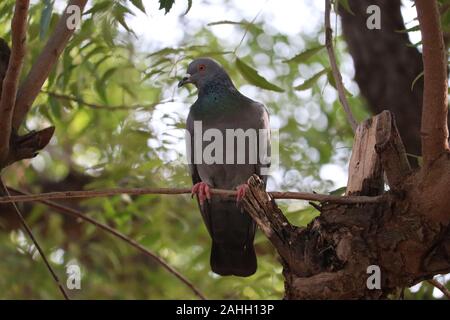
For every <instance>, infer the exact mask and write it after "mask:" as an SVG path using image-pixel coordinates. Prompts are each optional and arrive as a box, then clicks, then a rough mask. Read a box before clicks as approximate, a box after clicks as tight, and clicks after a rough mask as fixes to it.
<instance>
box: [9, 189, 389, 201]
mask: <svg viewBox="0 0 450 320" xmlns="http://www.w3.org/2000/svg"><path fill="white" fill-rule="evenodd" d="M121 194H128V195H146V194H166V195H175V194H191V188H117V189H105V190H88V191H59V192H47V193H41V194H28V195H21V196H14V197H0V203H11V202H32V201H41V200H52V199H53V200H54V199H76V198H98V197H108V196H114V195H121ZM211 194H213V195H217V196H222V197H233V196H236V194H237V192H236V191H235V190H223V189H211ZM268 194H269V195H270V196H272V198H274V199H297V200H309V201H319V202H333V203H340V204H355V203H380V202H384V201H386V200H387V196H385V195H381V196H374V197H369V196H336V195H326V194H317V193H309V192H268Z"/></svg>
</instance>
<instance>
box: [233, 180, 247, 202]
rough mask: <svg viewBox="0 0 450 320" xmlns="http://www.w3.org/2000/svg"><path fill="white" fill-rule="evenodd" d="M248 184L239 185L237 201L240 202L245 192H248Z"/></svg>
mask: <svg viewBox="0 0 450 320" xmlns="http://www.w3.org/2000/svg"><path fill="white" fill-rule="evenodd" d="M247 189H248V185H247V184H241V185H239V186H237V188H236V190H237V195H236V203H239V202H241V201H242V199H244V197H245V193H246V192H247Z"/></svg>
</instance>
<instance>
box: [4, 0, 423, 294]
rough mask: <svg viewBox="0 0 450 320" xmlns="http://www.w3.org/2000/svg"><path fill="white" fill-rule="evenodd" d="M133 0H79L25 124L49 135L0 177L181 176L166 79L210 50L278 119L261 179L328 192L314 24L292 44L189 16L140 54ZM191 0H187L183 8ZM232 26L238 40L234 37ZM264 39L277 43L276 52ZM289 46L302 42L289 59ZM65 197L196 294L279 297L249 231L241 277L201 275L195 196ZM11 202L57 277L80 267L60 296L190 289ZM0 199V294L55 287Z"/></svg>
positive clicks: (32, 45)
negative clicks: (77, 16) (270, 174)
mask: <svg viewBox="0 0 450 320" xmlns="http://www.w3.org/2000/svg"><path fill="white" fill-rule="evenodd" d="M52 3H53V1H40V2H36V3H35V4H33V5H32V7H31V10H30V20H29V30H28V39H27V41H28V50H29V52H28V54H27V56H26V63H25V67H24V70H29V67H30V66H31V64H32V62H33V61H34V60H35V59H36V57H37V55H38V54H39V52H40V50H41V49H42V47H43V46H44V44H45V41H46V40H48V38H49V36H50V34H51V33H52V31H53V30H54V28H55V26H56V23H57V21H58V17H59V14H60V12H58V10H57V8H56V6H54V7H52ZM143 3H144V2H143V1H140V0H130V1H125V0H119V1H114V3H112V2H111V1H103V0H97V1H93V2H92V5H91V7H89V8H88V10H87V11H86V12H85V14H84V17H83V20H84V21H83V23H82V26H81V29H80V30H79V31H77V34H76V36H75V37H74V38H73V39H72V40H71V42H70V43H69V46H68V47H67V48H66V49H65V51H64V53H63V56H62V58H61V59H60V61H59V63H58V65H57V67H56V68H54V69H53V70H52V72H51V74H50V76H49V79H48V81H47V82H46V84H45V86H44V88H43V91H42V93H41V94H40V96H39V97H38V100H37V101H36V103H35V105H34V107H33V108H32V110H31V112H30V113H29V115H28V119H27V122H26V129H27V130H35V129H41V128H44V127H46V126H48V125H49V124H53V125H55V126H56V133H55V138H54V140H53V141H52V142H51V143H50V145H49V147H47V148H46V149H45V150H44V151H43V152H41V154H40V155H39V156H38V157H36V158H35V159H33V160H32V161H31V162H22V163H18V164H16V165H14V166H13V167H11V168H8V170H7V171H6V172H5V174H6V176H5V180H6V182H7V183H8V184H9V185H13V186H16V187H18V188H19V189H27V190H28V191H31V192H36V193H37V192H44V191H56V190H71V189H72V190H80V189H86V190H90V189H100V188H114V187H171V186H173V187H181V186H190V185H191V181H190V177H189V175H188V173H187V168H186V166H185V164H184V162H183V160H182V159H184V142H183V138H184V135H183V128H184V121H185V118H186V115H187V112H188V107H189V105H190V104H191V103H192V102H193V101H194V100H195V90H193V89H192V88H186V89H181V90H178V89H177V88H176V82H177V78H179V77H180V75H181V74H183V73H184V72H185V70H186V66H187V64H188V63H189V62H190V60H192V59H193V58H195V57H199V56H210V57H213V58H214V59H216V60H218V61H219V62H220V63H221V64H222V65H223V66H224V67H225V68H226V69H227V71H228V72H229V73H230V76H231V77H232V79H233V81H235V83H236V85H237V87H239V88H240V89H241V90H242V91H244V92H245V93H246V94H247V95H249V96H251V97H252V98H254V99H256V100H258V101H261V102H264V103H265V104H266V106H267V107H268V109H269V110H270V113H271V119H272V124H273V125H272V126H273V127H274V128H276V129H279V133H280V134H279V139H280V143H279V145H280V150H279V155H280V168H279V169H278V170H277V172H276V174H275V175H274V178H273V179H271V180H270V181H269V188H270V189H272V190H274V189H277V190H301V191H311V190H314V191H318V192H329V191H331V190H333V189H336V188H338V187H342V185H334V183H333V182H332V181H328V180H326V179H322V177H321V175H320V172H321V169H322V168H323V167H324V166H326V165H329V164H334V165H340V166H342V167H344V166H345V165H346V162H347V161H348V158H349V154H350V147H351V142H352V132H351V128H350V127H349V126H348V124H347V122H346V119H345V114H344V113H343V111H342V108H341V106H340V105H339V102H338V101H337V95H336V91H335V89H334V88H333V87H332V83H330V81H328V80H327V79H326V77H323V76H324V75H326V74H328V68H329V64H328V60H327V56H326V54H325V52H324V50H321V49H322V48H323V45H322V44H321V43H319V42H318V39H319V38H320V35H319V34H316V35H313V36H311V35H306V34H301V35H296V38H298V37H301V38H302V39H303V43H301V44H299V43H298V41H296V40H297V39H294V38H292V37H290V36H288V35H283V34H280V33H279V32H271V33H268V32H266V31H265V30H266V29H267V26H266V25H265V23H264V22H262V23H253V24H249V23H248V22H246V21H245V20H242V22H239V23H238V22H233V23H231V22H230V21H222V22H216V23H211V24H210V25H209V26H206V24H205V25H197V26H195V27H193V28H192V30H190V31H189V32H186V33H184V34H183V39H182V40H181V41H180V44H179V45H178V46H176V47H161V46H160V47H152V48H151V49H150V51H147V50H144V49H142V46H141V45H140V43H139V41H140V40H139V39H136V36H135V35H134V34H133V31H136V30H133V28H132V27H131V24H130V19H131V18H132V17H133V15H134V14H135V12H136V10H139V11H142V12H146V11H147V12H148V7H147V10H146V7H145V6H144V5H143ZM173 3H174V1H173V0H160V2H159V6H160V9H161V10H164V11H165V13H168V12H169V11H170V10H171V9H172V6H173ZM13 4H14V1H12V0H7V1H2V2H1V3H0V34H1V35H2V36H3V37H4V38H5V39H6V40H7V41H9V40H10V38H9V24H10V21H11V16H12V8H13ZM191 5H192V1H188V10H189V8H190V7H191ZM135 9H136V10H135ZM188 17H189V15H188V16H187V18H188ZM185 18H186V17H185ZM185 18H183V19H185ZM210 22H213V21H210ZM225 23H227V25H228V26H232V27H233V28H234V29H233V34H235V35H236V37H233V39H232V40H233V41H228V42H227V41H223V40H221V39H218V37H217V36H216V34H215V33H214V32H213V30H212V29H213V28H214V27H215V26H219V25H221V24H225ZM318 32H319V31H318ZM320 32H322V31H320ZM244 33H246V36H245V37H243V40H242V44H241V45H239V43H238V41H234V40H235V39H237V40H239V39H241V37H242V36H243V35H244ZM274 48H290V50H289V52H288V53H287V54H282V51H283V50H275V49H274ZM237 49H239V50H237ZM296 52H301V53H300V54H298V55H296V56H294V53H296ZM342 52H345V47H344V45H343V44H342V43H341V41H339V46H338V54H339V53H342ZM293 56H294V57H293ZM290 57H291V58H290ZM292 57H293V58H292ZM339 58H340V59H341V60H344V59H346V58H347V56H346V54H345V53H344V54H342V56H340V57H339ZM347 59H348V58H347ZM283 61H285V62H287V63H283ZM349 88H350V89H352V88H354V86H353V87H351V86H350V87H349ZM352 92H353V93H355V90H352ZM49 93H54V94H53V95H52V94H49ZM55 93H56V94H55ZM64 97H65V98H64ZM349 100H350V103H351V105H352V108H353V109H354V110H355V112H356V115H355V116H356V117H357V118H358V119H359V120H361V119H364V118H366V117H367V115H368V114H367V112H366V111H365V109H364V103H363V102H362V101H361V99H360V97H359V96H358V94H357V91H356V94H354V95H353V96H351V97H350V98H349ZM123 106H125V107H127V108H120V107H123ZM67 205H71V206H74V207H75V208H77V209H79V210H81V211H82V212H84V213H85V214H87V215H89V216H91V217H94V218H96V219H98V220H99V221H101V222H103V223H107V224H108V225H111V226H113V227H114V228H116V229H118V230H119V231H120V232H123V233H125V234H127V235H129V236H130V237H132V238H133V239H135V240H136V241H138V242H139V243H140V244H142V245H144V246H145V247H147V248H149V249H150V250H152V251H154V252H155V253H156V254H158V255H159V256H161V257H163V258H164V259H165V260H167V261H168V262H169V263H170V264H171V265H172V266H174V267H175V268H176V269H177V270H179V271H180V272H181V273H182V274H184V275H186V276H187V278H189V279H190V280H191V281H192V282H193V283H195V285H196V286H197V287H198V288H199V289H200V290H201V291H202V292H204V294H205V295H206V296H207V297H208V298H217V299H219V298H220V299H221V298H226V299H233V298H235V299H238V298H239V299H267V298H281V296H282V294H283V291H284V287H283V278H282V275H281V266H280V264H279V263H278V261H277V256H276V253H275V252H274V249H273V248H272V246H271V245H270V244H269V243H268V241H267V240H266V239H265V237H264V236H263V235H262V234H261V233H258V234H257V236H256V240H255V243H256V251H257V255H258V259H259V265H258V272H257V273H256V274H255V275H254V276H252V277H249V278H244V279H242V278H233V277H231V278H230V277H226V278H221V277H218V276H216V275H213V274H212V273H211V272H210V267H209V251H210V248H209V246H210V240H209V237H208V234H207V232H206V230H205V228H204V226H203V223H202V221H201V217H200V214H199V212H198V209H197V205H196V203H195V202H194V201H192V199H190V198H189V197H188V196H153V195H149V196H139V197H129V196H125V195H124V196H115V197H110V198H96V199H90V200H84V201H71V202H69V203H67ZM279 205H280V207H281V209H282V210H283V212H285V213H286V215H287V217H288V219H289V220H290V221H291V222H292V223H294V224H296V225H302V226H305V225H307V224H308V223H309V222H310V221H311V219H312V218H313V217H315V216H317V214H318V212H317V211H316V210H315V209H314V208H312V207H311V206H309V205H308V204H307V203H304V202H299V201H280V203H279ZM20 208H21V210H22V211H23V212H24V213H25V215H26V219H27V221H28V222H29V223H30V225H31V226H32V228H33V231H34V233H35V234H36V236H37V238H38V239H39V240H40V242H41V244H42V246H43V248H44V250H45V251H46V253H47V254H48V255H49V256H50V257H51V261H52V264H53V265H54V267H55V269H56V270H57V273H58V274H59V276H60V277H61V279H65V278H66V273H65V272H66V270H65V267H66V265H68V264H71V263H77V264H79V265H80V266H81V270H82V274H83V278H82V289H81V290H79V291H71V292H70V294H71V296H72V297H73V298H78V299H97V298H120V299H130V298H142V299H159V298H195V297H194V296H193V294H192V293H191V292H190V291H189V290H188V289H187V288H186V287H185V286H183V285H182V284H181V283H180V282H179V281H178V280H177V279H176V278H174V277H173V276H171V275H170V274H168V273H167V272H166V271H165V270H164V269H163V268H161V267H160V266H159V265H158V264H156V263H155V262H154V261H152V260H150V259H147V258H145V257H143V256H142V255H141V254H140V253H138V252H136V251H135V250H134V249H133V248H130V247H129V246H127V245H126V244H124V243H122V242H121V241H118V240H117V239H115V238H112V237H110V236H108V235H106V234H104V233H102V232H101V231H99V230H97V229H96V228H95V227H94V226H92V225H88V224H86V223H81V222H79V221H77V220H74V219H72V218H69V217H66V216H63V215H61V214H59V213H57V212H56V211H55V210H54V209H50V208H48V207H45V206H43V205H39V204H38V205H36V204H33V205H30V204H26V205H25V204H24V205H21V207H20ZM1 210H2V212H3V211H5V212H6V213H5V214H2V215H0V247H1V250H0V260H1V261H2V263H0V292H2V294H1V297H2V298H35V299H38V298H40V299H47V298H59V297H60V295H59V292H58V290H57V288H56V286H55V284H54V283H53V281H52V279H51V277H50V276H49V275H48V273H47V270H46V269H45V267H44V266H43V264H42V261H41V259H40V258H39V257H38V255H37V254H36V251H35V249H34V248H33V246H32V245H31V244H30V242H29V241H28V240H27V239H26V237H24V236H23V234H22V233H21V232H20V231H19V225H18V224H17V221H14V219H12V218H11V216H12V215H11V214H9V213H8V211H9V209H8V207H2V208H1ZM24 274H26V277H24V276H23V275H24ZM63 281H64V280H63ZM408 294H409V293H408ZM427 297H431V296H430V294H429V293H428V296H427Z"/></svg>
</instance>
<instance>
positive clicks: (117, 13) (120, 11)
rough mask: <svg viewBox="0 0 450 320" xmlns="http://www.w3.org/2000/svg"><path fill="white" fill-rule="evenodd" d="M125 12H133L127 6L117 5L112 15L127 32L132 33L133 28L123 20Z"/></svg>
mask: <svg viewBox="0 0 450 320" xmlns="http://www.w3.org/2000/svg"><path fill="white" fill-rule="evenodd" d="M127 13H130V14H133V13H132V12H131V11H130V10H129V9H128V8H125V7H124V6H122V5H118V6H117V7H116V9H115V10H114V12H113V16H114V18H116V20H117V21H118V22H119V23H120V25H121V26H122V27H124V29H125V30H127V31H128V32H129V33H132V34H134V32H133V30H131V29H130V27H129V26H128V24H127V22H126V21H125V14H127Z"/></svg>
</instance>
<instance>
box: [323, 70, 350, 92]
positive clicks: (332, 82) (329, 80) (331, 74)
mask: <svg viewBox="0 0 450 320" xmlns="http://www.w3.org/2000/svg"><path fill="white" fill-rule="evenodd" d="M327 77H328V82H329V83H330V84H331V85H332V86H333V88H335V89H336V90H337V87H336V82H335V81H334V76H333V72H332V71H331V70H328V73H327ZM344 90H345V94H346V95H347V96H349V97H353V95H352V94H351V92H350V91H348V90H347V88H346V87H345V86H344Z"/></svg>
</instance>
